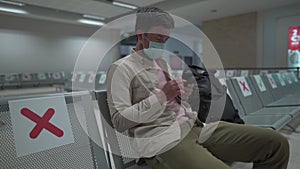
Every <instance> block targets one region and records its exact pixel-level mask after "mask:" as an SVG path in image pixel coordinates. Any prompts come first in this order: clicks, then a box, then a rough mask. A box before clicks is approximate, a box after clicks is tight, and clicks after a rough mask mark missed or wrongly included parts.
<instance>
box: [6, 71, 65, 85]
mask: <svg viewBox="0 0 300 169" xmlns="http://www.w3.org/2000/svg"><path fill="white" fill-rule="evenodd" d="M64 83H65V77H64V72H52V73H9V74H0V88H1V89H7V88H22V87H36V86H50V85H56V84H61V85H63V84H64Z"/></svg>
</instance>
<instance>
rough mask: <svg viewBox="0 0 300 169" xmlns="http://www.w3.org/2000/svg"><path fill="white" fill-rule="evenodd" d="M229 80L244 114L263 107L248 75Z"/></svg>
mask: <svg viewBox="0 0 300 169" xmlns="http://www.w3.org/2000/svg"><path fill="white" fill-rule="evenodd" d="M230 80H231V82H232V85H233V87H234V89H235V91H236V94H237V96H238V98H239V100H240V102H241V104H242V106H243V108H244V110H245V113H246V114H251V113H252V112H255V111H257V110H259V109H261V108H262V107H263V106H262V104H261V102H260V101H259V98H258V96H257V94H256V93H255V91H254V88H253V87H252V86H251V85H250V83H249V79H248V77H235V78H232V79H230Z"/></svg>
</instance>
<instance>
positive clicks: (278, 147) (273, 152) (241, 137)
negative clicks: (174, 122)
mask: <svg viewBox="0 0 300 169" xmlns="http://www.w3.org/2000/svg"><path fill="white" fill-rule="evenodd" d="M201 130H202V127H197V126H194V127H193V128H192V129H191V131H190V132H189V133H188V134H187V136H186V137H185V138H184V139H183V140H182V141H181V142H180V143H179V144H177V145H176V146H175V147H173V148H172V149H170V150H168V151H166V152H164V153H162V154H159V155H157V156H155V157H154V158H150V159H146V162H147V164H148V165H149V166H151V167H152V168H153V169H230V167H229V166H228V165H226V164H225V163H224V162H223V161H226V162H237V161H240V162H253V169H286V168H287V164H288V160H289V143H288V141H287V139H286V138H285V137H283V136H282V135H281V134H279V133H278V132H276V131H274V130H272V129H266V128H261V127H254V126H247V125H239V124H233V123H226V122H220V123H219V124H218V127H217V128H216V130H215V131H214V132H213V133H212V135H211V136H210V137H209V138H208V139H207V140H206V141H205V142H203V143H199V141H197V140H198V138H199V134H200V132H201Z"/></svg>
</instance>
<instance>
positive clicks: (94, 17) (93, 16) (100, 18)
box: [83, 14, 105, 21]
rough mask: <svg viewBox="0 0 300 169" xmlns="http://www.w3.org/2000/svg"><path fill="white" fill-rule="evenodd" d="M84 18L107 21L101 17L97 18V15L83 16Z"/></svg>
mask: <svg viewBox="0 0 300 169" xmlns="http://www.w3.org/2000/svg"><path fill="white" fill-rule="evenodd" d="M83 17H85V18H90V19H98V20H102V21H103V20H105V18H104V17H101V16H95V15H88V14H83Z"/></svg>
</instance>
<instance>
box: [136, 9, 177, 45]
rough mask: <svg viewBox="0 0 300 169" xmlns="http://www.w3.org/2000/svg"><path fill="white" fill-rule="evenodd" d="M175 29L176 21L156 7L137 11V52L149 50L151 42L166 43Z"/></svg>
mask: <svg viewBox="0 0 300 169" xmlns="http://www.w3.org/2000/svg"><path fill="white" fill-rule="evenodd" d="M173 28H174V19H173V18H172V17H171V15H169V14H168V13H167V12H165V11H163V10H161V9H159V8H156V7H143V8H140V9H139V10H138V11H137V18H136V25H135V31H136V34H137V37H138V43H137V50H142V49H147V48H149V45H150V43H151V42H157V43H163V44H164V43H165V42H166V41H167V40H168V38H169V35H170V32H171V29H173Z"/></svg>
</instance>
